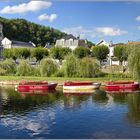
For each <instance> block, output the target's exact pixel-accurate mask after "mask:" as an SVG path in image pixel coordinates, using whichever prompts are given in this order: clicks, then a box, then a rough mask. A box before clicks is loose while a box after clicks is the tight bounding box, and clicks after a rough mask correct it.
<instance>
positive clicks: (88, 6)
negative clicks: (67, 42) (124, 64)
mask: <svg viewBox="0 0 140 140" xmlns="http://www.w3.org/2000/svg"><path fill="white" fill-rule="evenodd" d="M95 1H96V2H95ZM0 16H1V17H5V18H24V19H26V20H28V21H32V22H35V23H38V24H41V25H45V26H50V27H53V28H56V29H59V30H61V31H63V32H66V33H68V34H73V35H75V36H79V35H80V37H81V38H83V39H88V40H90V41H92V42H94V43H97V42H99V40H101V39H104V40H105V41H107V42H109V41H113V43H120V42H122V43H126V42H128V40H129V41H140V1H135V2H134V0H132V1H131V0H129V1H126V0H118V1H113V0H112V1H111V0H102V1H100V2H97V0H93V1H80V0H79V1H78V0H77V1H74V0H73V1H72V0H69V1H58V0H53V1H28V0H21V1H18V0H13V1H12V0H9V1H0Z"/></svg>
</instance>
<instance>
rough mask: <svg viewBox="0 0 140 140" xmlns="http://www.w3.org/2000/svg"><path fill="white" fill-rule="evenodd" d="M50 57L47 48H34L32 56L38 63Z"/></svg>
mask: <svg viewBox="0 0 140 140" xmlns="http://www.w3.org/2000/svg"><path fill="white" fill-rule="evenodd" d="M48 55H49V52H48V49H46V48H41V47H39V48H33V49H32V51H31V56H32V57H35V58H36V60H37V61H40V60H41V59H42V58H44V57H46V56H48Z"/></svg>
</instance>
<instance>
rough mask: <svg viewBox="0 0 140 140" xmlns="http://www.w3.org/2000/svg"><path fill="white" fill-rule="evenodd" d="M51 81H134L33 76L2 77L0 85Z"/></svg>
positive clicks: (59, 82) (108, 77) (0, 77)
mask: <svg viewBox="0 0 140 140" xmlns="http://www.w3.org/2000/svg"><path fill="white" fill-rule="evenodd" d="M22 80H24V81H49V82H57V83H58V85H62V84H63V82H65V81H93V82H100V83H102V84H104V83H105V82H108V81H133V79H132V78H120V77H110V76H107V77H98V78H67V77H33V76H0V85H16V84H18V83H19V82H20V81H22Z"/></svg>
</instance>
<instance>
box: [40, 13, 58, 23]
mask: <svg viewBox="0 0 140 140" xmlns="http://www.w3.org/2000/svg"><path fill="white" fill-rule="evenodd" d="M56 18H57V14H51V15H48V14H42V15H40V16H38V19H39V20H40V21H42V20H48V21H49V22H53V21H54V20H55V19H56Z"/></svg>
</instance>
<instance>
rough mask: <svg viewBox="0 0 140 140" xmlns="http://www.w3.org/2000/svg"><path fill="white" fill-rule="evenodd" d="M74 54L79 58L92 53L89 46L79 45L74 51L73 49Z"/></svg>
mask: <svg viewBox="0 0 140 140" xmlns="http://www.w3.org/2000/svg"><path fill="white" fill-rule="evenodd" d="M73 53H74V55H75V56H76V57H78V58H83V57H86V56H88V55H89V54H90V50H89V48H87V47H82V46H81V47H77V48H76V49H75V50H74V51H73Z"/></svg>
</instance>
